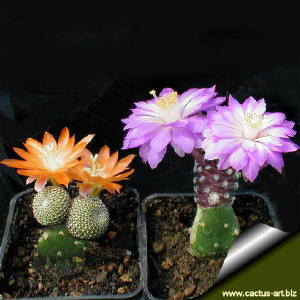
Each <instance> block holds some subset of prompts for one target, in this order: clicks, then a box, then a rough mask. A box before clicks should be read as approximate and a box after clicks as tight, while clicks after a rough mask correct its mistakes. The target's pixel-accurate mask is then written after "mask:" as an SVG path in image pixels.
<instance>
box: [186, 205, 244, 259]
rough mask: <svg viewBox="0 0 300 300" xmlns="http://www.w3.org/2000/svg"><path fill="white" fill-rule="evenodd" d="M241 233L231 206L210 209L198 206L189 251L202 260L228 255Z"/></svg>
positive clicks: (191, 229) (191, 230) (191, 231)
mask: <svg viewBox="0 0 300 300" xmlns="http://www.w3.org/2000/svg"><path fill="white" fill-rule="evenodd" d="M239 232H240V230H239V224H238V220H237V218H236V216H235V214H234V211H233V209H232V207H231V205H230V204H224V205H222V206H217V207H209V208H202V207H201V206H200V205H199V204H198V205H197V212H196V216H195V219H194V223H193V225H192V227H191V228H190V248H189V251H190V252H191V254H192V255H194V256H197V257H200V258H201V257H217V256H220V255H224V254H227V252H228V250H229V249H230V247H231V246H232V244H233V242H234V241H235V239H236V237H237V236H238V235H239Z"/></svg>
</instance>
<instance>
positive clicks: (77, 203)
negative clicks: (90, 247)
mask: <svg viewBox="0 0 300 300" xmlns="http://www.w3.org/2000/svg"><path fill="white" fill-rule="evenodd" d="M108 224H109V212H108V209H107V207H106V206H105V205H104V203H103V202H102V201H101V200H100V198H99V197H96V196H90V195H89V196H87V197H82V196H77V197H76V198H74V199H73V203H72V206H71V208H70V212H69V215H68V219H67V229H68V231H69V232H70V233H71V234H72V235H73V236H74V237H76V238H79V239H86V240H93V239H97V238H99V237H100V236H101V235H102V234H103V233H104V232H105V230H106V228H107V226H108Z"/></svg>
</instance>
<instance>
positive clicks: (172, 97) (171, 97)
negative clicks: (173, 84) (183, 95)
mask: <svg viewBox="0 0 300 300" xmlns="http://www.w3.org/2000/svg"><path fill="white" fill-rule="evenodd" d="M176 102H177V92H171V93H168V94H166V95H164V96H162V97H160V98H159V100H157V101H156V105H157V106H158V107H160V108H162V109H166V108H169V107H171V106H173V105H174V104H175V103H176Z"/></svg>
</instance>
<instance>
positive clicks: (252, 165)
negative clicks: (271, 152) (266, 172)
mask: <svg viewBox="0 0 300 300" xmlns="http://www.w3.org/2000/svg"><path fill="white" fill-rule="evenodd" d="M242 171H243V174H244V176H245V177H246V178H247V179H249V180H250V181H251V182H253V181H254V180H255V178H256V176H257V174H258V171H259V165H258V164H257V163H256V162H254V161H253V160H251V159H249V161H248V164H247V165H246V166H245V167H244V168H243V169H242Z"/></svg>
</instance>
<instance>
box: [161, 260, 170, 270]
mask: <svg viewBox="0 0 300 300" xmlns="http://www.w3.org/2000/svg"><path fill="white" fill-rule="evenodd" d="M161 267H162V268H163V269H164V270H169V269H170V265H169V264H168V263H167V262H166V261H162V262H161Z"/></svg>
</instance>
